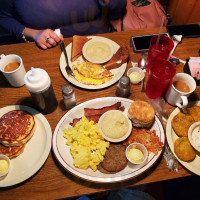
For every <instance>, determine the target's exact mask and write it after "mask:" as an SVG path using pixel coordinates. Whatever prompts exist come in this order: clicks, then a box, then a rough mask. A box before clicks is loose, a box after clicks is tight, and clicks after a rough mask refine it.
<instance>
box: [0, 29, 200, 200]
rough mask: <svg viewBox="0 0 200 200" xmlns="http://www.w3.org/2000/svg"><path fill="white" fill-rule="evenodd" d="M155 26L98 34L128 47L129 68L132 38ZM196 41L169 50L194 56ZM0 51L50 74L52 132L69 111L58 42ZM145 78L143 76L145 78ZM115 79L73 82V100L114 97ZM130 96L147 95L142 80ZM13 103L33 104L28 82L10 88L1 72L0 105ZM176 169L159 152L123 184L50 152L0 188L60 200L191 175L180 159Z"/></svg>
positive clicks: (17, 195)
mask: <svg viewBox="0 0 200 200" xmlns="http://www.w3.org/2000/svg"><path fill="white" fill-rule="evenodd" d="M158 31H159V29H158V28H155V29H146V30H136V31H128V32H122V33H109V34H102V35H101V36H104V37H106V38H109V39H112V40H113V41H115V42H116V43H118V44H119V45H120V44H124V45H126V46H127V47H128V49H129V54H130V58H129V62H128V65H127V69H129V68H130V67H131V61H133V62H137V61H138V60H139V58H141V54H139V53H138V54H136V53H134V52H133V50H132V48H131V47H130V37H131V36H135V35H145V34H151V33H157V32H158ZM163 31H165V29H163ZM71 41H72V39H71V38H66V39H65V40H64V42H65V46H67V45H68V44H69V43H70V42H71ZM199 44H200V38H188V39H183V40H182V43H181V44H179V45H178V46H177V48H176V50H175V52H174V54H173V55H174V56H176V57H178V58H180V59H182V60H185V59H187V58H189V57H191V56H193V57H197V56H199V55H198V51H199V48H200V46H199ZM0 54H5V55H6V54H17V55H19V56H21V57H22V59H23V62H24V66H25V68H26V71H28V70H30V68H31V67H32V66H33V67H38V68H43V69H45V70H46V71H47V73H48V74H49V76H50V78H51V81H52V85H53V88H54V91H55V94H56V98H57V100H58V107H57V109H56V110H55V111H54V112H53V113H51V114H47V115H45V117H46V118H47V120H48V121H49V124H50V126H51V128H52V134H53V131H54V129H55V127H56V125H57V123H58V122H59V120H60V119H61V117H62V116H63V115H64V114H65V113H66V112H67V110H64V109H63V101H62V93H61V88H62V86H63V85H66V84H68V82H67V81H66V80H65V78H64V77H63V76H62V75H61V72H60V69H59V59H60V55H61V50H60V47H59V46H56V47H55V48H52V49H49V50H45V51H43V50H41V49H39V48H38V47H37V46H36V45H35V43H26V44H13V45H4V46H0ZM183 67H184V65H183V64H182V63H180V64H178V65H177V70H176V72H177V73H179V72H182V71H183ZM145 80H147V78H146V79H145ZM145 82H146V81H145ZM116 84H117V83H116ZM116 84H114V85H112V86H111V87H108V88H105V89H101V90H93V91H91V90H85V89H81V88H78V87H75V86H73V88H74V90H75V94H76V98H77V104H80V103H82V102H85V101H87V100H91V99H94V98H98V97H114V96H115V91H116ZM199 97H200V87H199V86H197V88H196V90H195V92H194V93H193V94H192V95H191V96H190V98H189V100H199ZM129 98H130V99H132V100H144V101H148V100H149V99H148V97H147V96H146V95H145V94H144V93H141V92H140V85H131V95H130V97H129ZM16 104H22V105H27V106H30V107H33V108H36V107H35V105H34V104H33V101H32V99H31V97H30V94H29V92H28V90H27V89H26V87H25V86H23V87H20V88H13V87H12V86H10V85H9V83H8V82H7V80H6V79H5V78H4V76H3V75H2V73H1V74H0V108H3V107H5V106H9V105H16ZM166 105H167V108H168V109H169V111H170V112H172V111H173V110H174V109H175V107H172V106H170V105H169V104H166ZM178 169H179V170H178V172H172V171H169V169H168V168H167V166H166V162H165V160H164V158H163V157H162V158H161V159H159V160H158V162H157V163H156V164H155V165H154V166H153V167H152V168H151V169H150V170H149V171H147V172H146V173H144V174H143V175H141V176H138V177H136V178H133V179H130V180H128V181H124V182H121V183H110V184H98V183H91V182H87V181H84V180H82V179H80V178H77V177H75V176H73V175H71V174H70V173H68V172H66V171H65V170H64V169H63V168H62V167H61V166H60V165H59V163H58V162H57V160H56V159H55V157H54V155H53V153H52V151H51V152H50V154H49V156H48V159H47V161H46V162H45V164H44V165H43V166H42V167H41V169H40V170H39V171H38V172H37V173H36V174H35V175H33V176H32V177H30V178H29V179H28V180H26V181H24V182H22V183H20V184H18V185H15V186H11V187H8V188H0V199H58V198H64V197H72V196H77V195H83V194H89V193H95V192H100V191H105V190H110V189H117V188H121V187H128V186H134V185H141V184H147V183H152V182H158V181H162V180H168V179H175V178H179V177H186V176H191V175H193V174H192V173H191V172H190V171H188V170H187V169H185V168H184V167H182V166H181V165H180V164H179V166H178Z"/></svg>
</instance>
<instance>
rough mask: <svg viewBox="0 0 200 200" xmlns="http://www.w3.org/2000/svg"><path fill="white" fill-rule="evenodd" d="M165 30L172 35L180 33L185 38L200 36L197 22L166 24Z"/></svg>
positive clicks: (199, 27)
mask: <svg viewBox="0 0 200 200" xmlns="http://www.w3.org/2000/svg"><path fill="white" fill-rule="evenodd" d="M167 32H168V33H169V35H170V36H171V37H172V36H173V35H182V36H183V37H186V38H191V37H200V26H199V25H198V24H185V25H168V26H167Z"/></svg>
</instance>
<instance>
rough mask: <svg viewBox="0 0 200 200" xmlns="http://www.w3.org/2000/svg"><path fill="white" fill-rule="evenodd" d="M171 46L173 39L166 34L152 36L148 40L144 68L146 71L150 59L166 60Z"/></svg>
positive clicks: (148, 67) (149, 64) (149, 65)
mask: <svg viewBox="0 0 200 200" xmlns="http://www.w3.org/2000/svg"><path fill="white" fill-rule="evenodd" d="M173 47H174V42H173V40H172V39H171V38H169V37H167V36H164V35H157V36H154V37H152V38H151V41H150V47H149V52H148V58H147V66H146V70H147V71H148V70H149V69H150V68H151V61H153V60H155V59H160V60H168V59H169V57H170V53H171V51H172V49H173Z"/></svg>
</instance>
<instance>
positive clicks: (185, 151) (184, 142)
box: [174, 137, 196, 162]
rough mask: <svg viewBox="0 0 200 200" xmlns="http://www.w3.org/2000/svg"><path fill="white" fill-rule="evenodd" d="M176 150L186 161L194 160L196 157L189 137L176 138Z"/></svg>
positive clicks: (179, 156)
mask: <svg viewBox="0 0 200 200" xmlns="http://www.w3.org/2000/svg"><path fill="white" fill-rule="evenodd" d="M174 152H175V154H176V155H177V156H178V158H179V159H180V160H182V161H185V162H190V161H193V160H194V159H195V157H196V152H195V150H194V149H193V147H192V146H191V144H190V141H189V139H188V138H187V137H180V138H178V139H176V141H175V143H174Z"/></svg>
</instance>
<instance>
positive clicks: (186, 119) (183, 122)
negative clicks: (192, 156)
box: [172, 112, 195, 137]
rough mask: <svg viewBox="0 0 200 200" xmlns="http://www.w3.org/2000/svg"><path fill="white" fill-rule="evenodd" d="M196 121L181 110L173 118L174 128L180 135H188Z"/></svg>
mask: <svg viewBox="0 0 200 200" xmlns="http://www.w3.org/2000/svg"><path fill="white" fill-rule="evenodd" d="M194 122H195V121H194V119H193V118H192V116H191V115H188V114H184V113H181V112H180V113H178V114H177V115H175V116H174V118H173V119H172V128H173V130H174V131H175V133H176V134H177V135H178V136H180V137H187V136H188V129H189V127H190V126H191V125H192V124H193V123H194Z"/></svg>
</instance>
